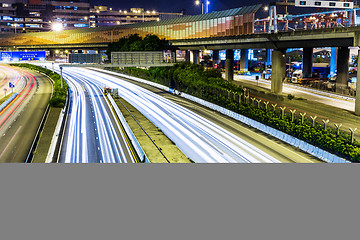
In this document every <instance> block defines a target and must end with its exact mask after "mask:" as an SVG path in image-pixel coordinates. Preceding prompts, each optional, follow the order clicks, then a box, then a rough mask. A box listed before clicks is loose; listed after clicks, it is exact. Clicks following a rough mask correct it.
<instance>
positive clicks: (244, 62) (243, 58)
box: [240, 49, 249, 72]
mask: <svg viewBox="0 0 360 240" xmlns="http://www.w3.org/2000/svg"><path fill="white" fill-rule="evenodd" d="M248 66H249V49H241V51H240V71H244V72H247V71H248Z"/></svg>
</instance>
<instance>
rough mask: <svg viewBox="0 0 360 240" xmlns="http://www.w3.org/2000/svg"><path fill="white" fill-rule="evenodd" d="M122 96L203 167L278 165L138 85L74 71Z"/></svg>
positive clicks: (260, 152) (247, 144) (196, 116)
mask: <svg viewBox="0 0 360 240" xmlns="http://www.w3.org/2000/svg"><path fill="white" fill-rule="evenodd" d="M71 72H73V73H74V74H77V75H81V76H82V77H83V78H87V79H91V81H92V82H93V83H94V84H96V85H98V86H99V87H105V86H107V87H111V88H118V89H119V95H120V96H121V97H122V98H124V99H125V100H126V101H128V102H129V103H130V104H132V105H133V106H134V107H135V108H136V109H138V110H139V111H140V112H141V113H142V114H143V115H144V116H146V117H147V118H148V119H149V120H150V121H152V122H153V123H154V124H155V125H156V126H157V127H159V128H160V129H161V130H162V131H163V132H164V133H165V134H166V135H167V136H168V137H169V138H170V139H171V140H172V141H173V142H175V143H176V145H177V146H178V147H179V148H180V150H181V151H183V152H184V153H185V155H186V156H188V157H189V158H190V159H192V160H194V161H196V162H203V163H228V162H230V163H236V162H251V163H260V162H272V163H273V162H275V163H278V162H279V161H278V160H277V159H275V158H274V157H272V156H270V155H269V154H267V153H265V152H264V151H262V150H260V149H259V148H257V147H255V146H253V145H251V144H249V143H247V142H246V141H244V140H243V139H241V138H240V137H238V136H236V135H234V134H232V133H231V132H229V131H227V130H226V129H224V128H221V127H220V126H218V125H216V124H214V123H212V122H211V121H209V120H207V119H206V118H204V117H201V116H200V115H198V114H196V113H194V112H192V111H190V110H188V109H186V108H184V107H182V106H180V105H178V104H176V103H174V102H172V101H169V100H167V99H165V98H163V97H161V96H159V95H157V94H155V93H152V92H150V91H148V90H146V89H144V88H141V87H139V86H137V85H135V84H132V83H129V82H126V81H122V80H120V79H119V78H117V77H113V76H110V75H108V74H104V73H100V72H97V71H92V70H89V69H83V68H81V69H79V68H71Z"/></svg>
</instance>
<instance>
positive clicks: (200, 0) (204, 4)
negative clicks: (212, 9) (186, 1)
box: [195, 0, 210, 14]
mask: <svg viewBox="0 0 360 240" xmlns="http://www.w3.org/2000/svg"><path fill="white" fill-rule="evenodd" d="M200 4H201V14H204V13H205V14H206V13H209V5H210V1H208V0H196V1H195V5H197V6H199V5H200ZM204 7H205V8H204Z"/></svg>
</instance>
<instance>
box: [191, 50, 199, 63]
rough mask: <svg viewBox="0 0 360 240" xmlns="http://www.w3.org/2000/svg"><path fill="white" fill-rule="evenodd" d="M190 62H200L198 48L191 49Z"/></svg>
mask: <svg viewBox="0 0 360 240" xmlns="http://www.w3.org/2000/svg"><path fill="white" fill-rule="evenodd" d="M190 58H191V60H190V62H192V63H194V64H199V63H200V57H199V50H192V51H191V53H190Z"/></svg>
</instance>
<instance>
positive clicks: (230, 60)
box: [225, 49, 234, 81]
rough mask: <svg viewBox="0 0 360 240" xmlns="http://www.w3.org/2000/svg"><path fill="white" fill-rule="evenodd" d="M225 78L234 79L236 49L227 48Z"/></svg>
mask: <svg viewBox="0 0 360 240" xmlns="http://www.w3.org/2000/svg"><path fill="white" fill-rule="evenodd" d="M225 79H226V80H227V81H233V80H234V50H233V49H227V50H226V61H225Z"/></svg>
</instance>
